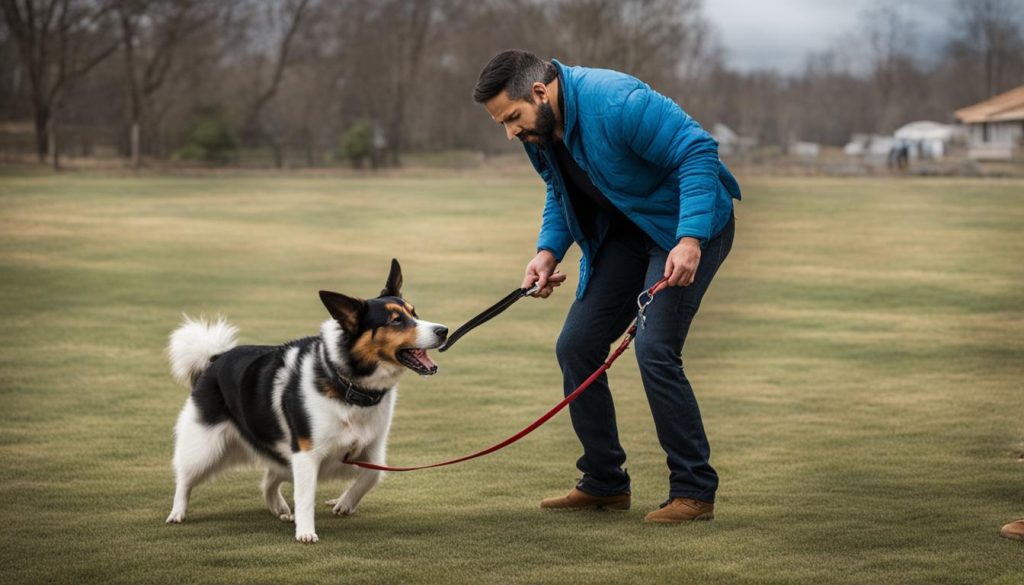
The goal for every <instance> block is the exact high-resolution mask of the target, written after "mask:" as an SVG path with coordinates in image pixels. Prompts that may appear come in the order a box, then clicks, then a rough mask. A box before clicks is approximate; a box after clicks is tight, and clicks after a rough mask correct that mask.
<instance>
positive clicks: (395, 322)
mask: <svg viewBox="0 0 1024 585" xmlns="http://www.w3.org/2000/svg"><path fill="white" fill-rule="evenodd" d="M401 326H402V318H401V317H392V318H391V320H390V321H388V327H401Z"/></svg>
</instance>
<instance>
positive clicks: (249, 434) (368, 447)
mask: <svg viewBox="0 0 1024 585" xmlns="http://www.w3.org/2000/svg"><path fill="white" fill-rule="evenodd" d="M401 289H402V269H401V267H400V266H399V264H398V261H397V260H392V262H391V273H390V275H389V276H388V280H387V284H386V285H385V287H384V290H382V291H381V294H380V296H379V297H377V298H375V299H369V300H362V299H358V298H354V297H350V296H346V295H343V294H339V293H334V292H328V291H320V299H321V301H323V304H324V306H326V307H327V311H328V312H329V313H330V314H331V319H328V320H327V321H324V323H323V324H322V325H321V326H320V335H319V336H315V337H306V338H304V339H299V340H296V341H290V342H288V343H285V344H284V345H277V346H265V345H238V344H237V341H236V335H237V333H238V330H237V329H236V328H235V327H234V326H232V325H230V324H228V323H227V322H226V321H225V320H224V319H223V318H220V319H218V320H216V321H213V322H204V321H202V320H193V319H189V318H188V317H186V318H185V321H184V323H183V324H182V325H181V326H180V327H179V328H178V329H176V330H175V331H174V332H173V333H172V334H171V339H170V345H169V347H168V353H169V354H170V361H171V370H172V372H173V373H174V376H175V377H176V378H177V379H178V380H179V381H181V382H182V383H184V384H187V385H189V386H190V387H191V388H192V393H191V395H190V396H189V398H188V400H186V401H185V407H184V408H183V409H182V410H181V414H180V415H179V416H178V423H177V426H176V427H175V435H176V443H175V446H174V471H175V475H176V481H177V486H176V489H175V493H174V507H173V509H172V510H171V514H170V516H168V517H167V522H169V523H178V522H182V521H183V520H184V519H185V511H186V509H187V507H188V498H189V494H190V493H191V491H192V488H194V487H195V486H197V485H199V484H200V483H202V482H203V481H205V480H206V479H208V478H210V477H211V476H212V475H214V474H216V473H217V472H220V471H223V470H225V469H227V468H229V467H232V466H234V465H239V464H256V465H259V466H263V467H266V470H267V471H266V475H265V476H264V477H263V483H262V488H263V497H264V499H265V500H266V504H267V506H268V507H269V508H270V512H271V513H272V514H274V515H275V516H277V517H278V518H280V519H281V520H284V521H292V520H294V522H295V538H296V540H299V541H300V542H316V541H317V540H319V539H318V537H317V534H316V530H315V528H314V524H313V512H314V507H315V500H316V483H317V480H318V479H328V478H335V477H349V478H350V477H353V476H354V477H355V481H354V482H353V483H352V485H351V486H350V487H349V488H348V490H347V491H345V492H344V493H343V494H341V496H340V497H338V498H337V499H336V500H331V501H329V502H328V504H330V505H332V506H333V508H334V513H335V514H339V515H342V514H351V513H352V512H354V511H355V509H356V506H358V505H359V501H360V500H361V499H362V497H363V496H364V495H366V493H367V492H368V491H369V490H370V489H371V488H373V487H374V486H375V485H377V483H378V482H379V481H380V474H381V472H379V471H373V470H368V469H358V471H356V468H355V467H353V466H351V465H347V464H344V463H342V461H343V460H344V459H346V458H348V459H351V460H356V459H359V460H366V461H370V462H373V463H378V464H383V463H384V458H385V449H386V446H387V438H388V429H389V427H390V425H391V415H392V412H393V410H394V406H395V394H396V388H397V384H398V380H399V378H400V377H401V374H402V373H403V372H404V371H405V370H406V369H410V370H412V371H414V372H416V373H417V374H421V375H430V374H433V373H435V372H436V371H437V364H435V363H434V362H433V360H431V359H430V356H428V355H427V351H426V350H427V349H432V348H436V347H439V346H440V345H441V344H442V343H443V342H444V340H445V338H446V336H447V335H448V329H447V328H446V327H444V326H442V325H438V324H436V323H430V322H428V321H423V320H421V319H420V318H419V317H418V316H417V314H416V309H415V308H413V306H412V305H410V304H409V303H408V302H406V301H405V300H404V299H403V298H402V291H401ZM289 479H291V480H292V482H293V485H294V487H295V514H294V516H293V515H292V511H291V509H290V508H289V507H288V503H287V502H286V501H285V499H284V497H283V496H282V495H281V491H280V486H281V484H282V483H283V482H285V481H288V480H289Z"/></svg>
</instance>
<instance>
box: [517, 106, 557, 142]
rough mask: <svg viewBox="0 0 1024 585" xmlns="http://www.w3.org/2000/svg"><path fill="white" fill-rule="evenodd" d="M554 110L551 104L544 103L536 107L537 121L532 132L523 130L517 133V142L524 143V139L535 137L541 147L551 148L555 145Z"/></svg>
mask: <svg viewBox="0 0 1024 585" xmlns="http://www.w3.org/2000/svg"><path fill="white" fill-rule="evenodd" d="M555 124H556V122H555V110H554V109H553V108H552V107H551V104H550V103H548V102H544V103H543V104H541V105H539V106H537V121H536V123H534V126H533V130H523V131H522V132H520V133H519V140H521V141H523V142H526V139H527V138H529V137H531V136H533V137H536V138H537V140H538V141H539V142H540V144H541V145H542V146H551V145H552V144H554V143H555Z"/></svg>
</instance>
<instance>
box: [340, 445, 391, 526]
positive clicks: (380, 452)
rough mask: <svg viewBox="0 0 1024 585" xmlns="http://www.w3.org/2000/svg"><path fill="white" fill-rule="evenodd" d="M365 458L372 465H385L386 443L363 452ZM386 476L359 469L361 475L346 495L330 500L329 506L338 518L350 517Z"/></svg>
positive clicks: (379, 472)
mask: <svg viewBox="0 0 1024 585" xmlns="http://www.w3.org/2000/svg"><path fill="white" fill-rule="evenodd" d="M363 457H365V458H366V460H367V461H369V462H371V463H377V464H380V465H383V464H384V442H383V441H382V440H381V441H377V442H375V443H372V444H371V445H370V446H369V447H367V449H366V451H364V452H363ZM383 476H384V472H383V471H377V470H376V469H364V468H359V475H357V476H356V480H355V481H354V482H352V485H350V486H349V488H348V489H347V490H345V493H343V494H341V496H339V497H338V498H337V499H334V500H328V501H327V505H328V506H333V510H334V513H335V514H336V515H338V516H348V515H349V514H352V513H354V512H355V511H356V507H357V506H359V502H360V501H361V500H362V499H363V496H365V495H366V494H367V492H369V491H370V490H372V489H373V488H374V486H376V485H377V484H378V483H380V480H381V478H382V477H383Z"/></svg>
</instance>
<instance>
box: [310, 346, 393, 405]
mask: <svg viewBox="0 0 1024 585" xmlns="http://www.w3.org/2000/svg"><path fill="white" fill-rule="evenodd" d="M323 351H326V350H324V349H323V348H321V352H323ZM320 357H321V359H322V360H323V363H321V364H319V365H320V368H319V369H321V370H323V371H324V373H326V375H327V378H328V381H329V382H330V384H331V386H333V387H334V388H335V389H336V390H337V392H338V398H340V399H341V400H343V401H345V402H348V403H349V404H354V405H355V406H377V405H378V404H380V401H381V400H383V399H384V396H386V395H387V393H388V391H389V390H391V388H384V389H383V390H374V389H371V388H360V387H359V386H356V384H355V382H353V381H352V380H349V379H348V378H346V377H345V376H342V375H341V373H339V372H338V371H337V370H336V369H335V368H333V367H332V366H331V365H330V362H329V361H327V357H326V356H325V355H323V353H321V356H320Z"/></svg>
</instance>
